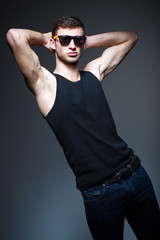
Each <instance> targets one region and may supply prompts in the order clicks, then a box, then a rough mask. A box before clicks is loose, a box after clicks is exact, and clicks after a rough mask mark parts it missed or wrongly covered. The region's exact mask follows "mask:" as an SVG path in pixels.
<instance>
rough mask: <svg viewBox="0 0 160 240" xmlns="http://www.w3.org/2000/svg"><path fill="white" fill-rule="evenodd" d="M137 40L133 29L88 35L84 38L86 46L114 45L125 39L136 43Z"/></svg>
mask: <svg viewBox="0 0 160 240" xmlns="http://www.w3.org/2000/svg"><path fill="white" fill-rule="evenodd" d="M137 40H138V35H137V33H136V32H135V31H128V32H108V33H102V34H97V35H92V36H88V37H87V40H86V48H93V47H105V46H114V45H119V44H121V43H124V42H127V41H132V42H133V43H136V42H137Z"/></svg>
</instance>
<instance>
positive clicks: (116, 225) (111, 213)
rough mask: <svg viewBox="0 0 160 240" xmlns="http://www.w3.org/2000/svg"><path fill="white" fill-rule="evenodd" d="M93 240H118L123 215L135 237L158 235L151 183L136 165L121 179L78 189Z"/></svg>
mask: <svg viewBox="0 0 160 240" xmlns="http://www.w3.org/2000/svg"><path fill="white" fill-rule="evenodd" d="M82 196H83V199H84V205H85V212H86V218H87V222H88V225H89V228H90V231H91V234H92V236H93V239H94V240H122V239H123V228H124V219H125V218H126V219H127V221H128V223H129V224H130V226H131V228H132V229H133V231H134V233H135V235H136V237H137V239H138V240H154V239H160V232H159V229H160V225H159V224H160V211H159V207H158V203H157V200H156V196H155V193H154V190H153V186H152V183H151V181H150V178H149V176H148V174H147V173H146V171H145V169H144V168H143V167H142V166H141V165H140V167H139V168H138V169H137V170H136V171H135V172H134V173H133V175H132V176H131V177H130V178H129V179H127V180H125V181H124V182H122V183H113V184H102V185H99V186H97V187H93V188H90V189H88V190H85V191H82Z"/></svg>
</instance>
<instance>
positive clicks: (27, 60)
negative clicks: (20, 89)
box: [7, 29, 51, 93]
mask: <svg viewBox="0 0 160 240" xmlns="http://www.w3.org/2000/svg"><path fill="white" fill-rule="evenodd" d="M50 37H51V33H47V34H42V33H39V32H36V31H32V30H28V29H10V30H9V31H8V32H7V41H8V44H9V45H10V47H11V50H12V52H13V54H14V57H15V59H16V62H17V64H18V66H19V68H20V70H21V72H22V73H23V75H24V76H25V80H26V83H27V85H28V87H29V88H30V89H31V91H33V92H34V93H35V92H36V91H37V90H38V88H39V87H41V85H42V84H43V70H42V67H41V65H40V61H39V58H38V56H37V55H36V53H35V52H34V51H33V50H32V49H31V47H30V46H31V45H41V46H44V47H47V48H49V44H48V40H49V38H50Z"/></svg>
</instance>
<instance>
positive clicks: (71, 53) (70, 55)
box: [68, 52, 77, 57]
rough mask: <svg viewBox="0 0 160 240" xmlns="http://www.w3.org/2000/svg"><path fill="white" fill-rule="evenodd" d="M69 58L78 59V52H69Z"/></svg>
mask: <svg viewBox="0 0 160 240" xmlns="http://www.w3.org/2000/svg"><path fill="white" fill-rule="evenodd" d="M68 56H69V57H76V56H77V53H76V52H69V53H68Z"/></svg>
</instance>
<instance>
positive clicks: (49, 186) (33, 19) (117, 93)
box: [0, 0, 160, 240]
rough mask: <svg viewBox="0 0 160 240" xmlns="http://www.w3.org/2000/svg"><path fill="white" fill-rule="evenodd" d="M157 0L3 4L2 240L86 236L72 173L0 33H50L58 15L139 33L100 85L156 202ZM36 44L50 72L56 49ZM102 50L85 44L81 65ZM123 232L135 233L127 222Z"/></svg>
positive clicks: (95, 27)
mask: <svg viewBox="0 0 160 240" xmlns="http://www.w3.org/2000/svg"><path fill="white" fill-rule="evenodd" d="M158 2H159V1H158V0H157V1H156V0H151V1H143V0H142V1H140V0H139V1H137V0H134V1H129V0H127V1H122V0H121V1H118V0H117V1H116V0H112V1H103V0H99V1H76V0H74V1H69V0H68V1H64V0H61V1H50V0H46V1H37V0H35V1H30V0H29V1H26V0H25V1H21V2H19V1H18V2H17V3H16V1H12V2H11V3H9V2H8V3H6V4H5V6H4V5H3V7H1V9H2V10H3V19H2V20H1V28H0V29H1V30H0V31H1V35H0V36H1V37H0V48H1V54H0V58H1V65H0V66H1V82H0V97H1V101H0V105H1V115H0V116H1V117H0V121H1V124H0V126H1V130H0V141H1V143H0V148H1V149H0V152H1V194H0V200H1V207H2V208H1V221H2V222H1V227H2V228H1V230H2V231H1V236H0V237H1V239H3V240H22V239H23V240H36V239H38V240H46V239H47V240H51V239H52V240H53V239H54V240H82V239H85V240H91V235H90V233H89V230H88V227H87V223H86V219H85V214H84V207H83V201H82V198H81V196H80V193H79V191H78V190H77V189H76V187H75V179H74V176H73V173H72V171H71V170H70V168H69V166H68V165H67V163H66V160H65V158H64V155H63V152H62V149H61V147H60V146H59V144H58V142H57V140H56V138H55V136H54V135H53V133H52V131H51V129H50V128H49V126H48V125H47V123H46V122H45V120H44V119H43V117H42V116H41V114H40V112H39V110H38V108H37V106H36V103H35V99H34V96H33V95H32V94H31V93H30V92H29V90H28V89H27V88H26V86H25V83H24V81H23V76H22V74H21V73H20V71H19V69H18V68H17V65H16V63H15V60H14V58H13V56H12V54H11V52H10V51H9V48H8V46H7V43H6V39H5V34H6V32H7V30H8V29H10V28H13V27H16V28H29V29H34V30H37V31H41V32H48V31H50V30H51V28H52V23H53V20H54V19H55V18H57V17H59V16H61V15H75V16H78V17H80V18H81V20H82V21H83V22H84V24H85V26H86V30H87V34H88V35H91V34H95V33H101V32H106V31H115V30H136V31H137V32H138V34H139V42H138V44H137V45H136V47H135V48H134V49H133V50H132V51H131V52H130V53H129V55H128V56H127V58H126V59H125V60H124V61H123V62H122V63H121V65H120V66H119V67H118V68H117V69H116V70H115V71H114V72H113V73H112V74H110V75H109V76H108V77H107V78H106V79H105V80H104V83H103V88H104V91H105V94H106V96H107V98H108V101H109V104H110V107H111V110H112V113H113V116H114V118H115V122H116V125H117V129H118V132H119V134H120V136H121V137H122V138H124V140H125V141H127V143H128V144H129V146H130V147H132V148H134V150H135V153H136V154H138V155H139V157H140V158H141V159H142V162H143V165H144V167H145V168H146V170H147V171H148V173H149V175H150V177H151V179H152V183H153V186H154V188H155V191H156V195H157V198H158V201H159V202H160V191H159V180H160V174H159V168H160V157H159V156H160V146H159V142H160V131H159V122H160V110H159V103H160V101H159V100H160V99H159V89H160V79H159V77H160V67H159V63H160V51H159V50H160V47H159V43H160V31H159V30H160V29H159V26H160V16H159V10H160V9H159V4H158ZM1 15H2V14H1ZM34 49H35V51H36V52H37V54H38V55H39V57H40V60H41V64H42V65H43V66H45V67H46V68H48V69H49V70H50V71H53V70H54V67H55V60H54V56H53V55H51V54H50V53H49V52H48V51H47V50H46V49H43V48H42V47H35V48H34ZM102 51H103V49H88V50H86V52H85V53H84V57H83V58H82V60H81V62H80V68H83V66H84V65H85V64H86V63H87V62H88V61H90V60H91V59H94V58H96V57H98V56H99V55H100V54H101V53H102ZM124 236H125V237H124V239H126V240H134V239H135V236H134V234H133V232H132V230H131V229H130V227H129V226H128V224H127V223H125V230H124Z"/></svg>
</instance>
